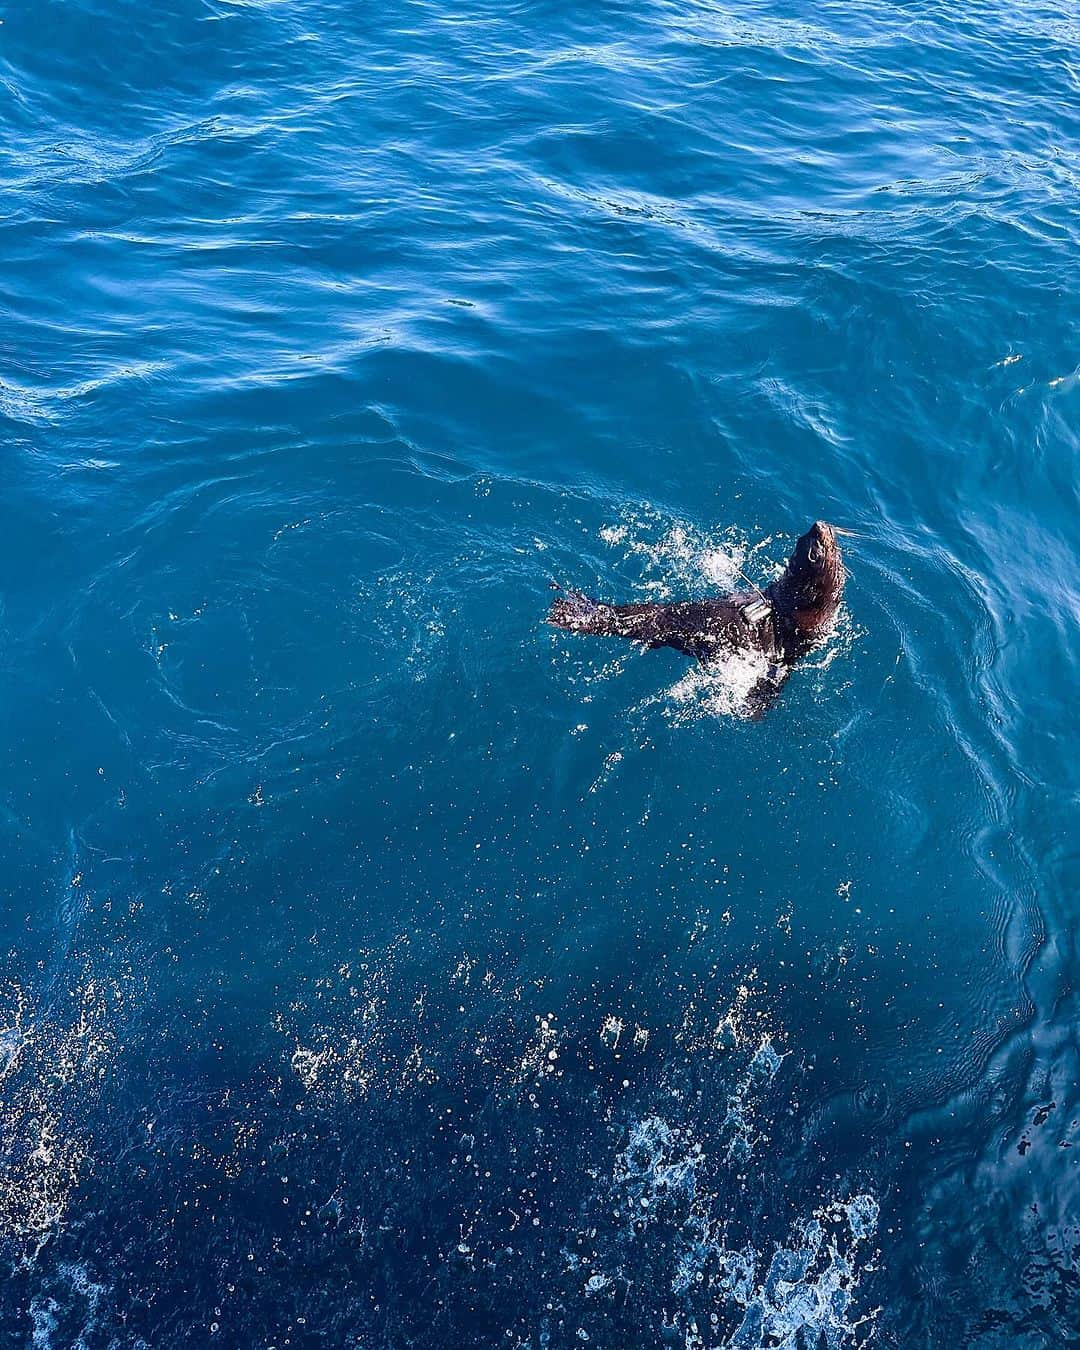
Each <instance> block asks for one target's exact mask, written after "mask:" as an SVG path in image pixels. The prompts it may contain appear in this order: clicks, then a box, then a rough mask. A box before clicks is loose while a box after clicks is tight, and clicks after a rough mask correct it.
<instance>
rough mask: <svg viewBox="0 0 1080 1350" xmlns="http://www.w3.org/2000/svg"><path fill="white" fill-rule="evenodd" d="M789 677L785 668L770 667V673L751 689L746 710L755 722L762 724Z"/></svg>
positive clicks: (747, 697)
mask: <svg viewBox="0 0 1080 1350" xmlns="http://www.w3.org/2000/svg"><path fill="white" fill-rule="evenodd" d="M787 677H788V671H787V669H786V668H785V667H784V666H770V667H769V673H768V674H767V675H763V676H762V677H761V679H760V680H758V681H757V683H756V684H755V685H754V686H753V687H752V688H751V690H750V692H749V693H748V694H747V696H746V710H747V712H748V713H749V715H750V717H751V719H752V720H753V721H755V722H760V721H761V719H762V718H763V717H764V716H765V714H766V713H767V712H768V711H769V709H770V708H771V707H772V705H773V704H774V703H775V702H776V700H777V699H778V698H779V697H780V690H781V689H783V687H784V681H785V680H786V679H787Z"/></svg>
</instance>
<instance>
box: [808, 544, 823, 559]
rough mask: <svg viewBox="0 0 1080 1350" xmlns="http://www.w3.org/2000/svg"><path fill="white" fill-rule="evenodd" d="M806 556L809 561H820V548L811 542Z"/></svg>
mask: <svg viewBox="0 0 1080 1350" xmlns="http://www.w3.org/2000/svg"><path fill="white" fill-rule="evenodd" d="M808 557H809V558H810V561H811V562H820V561H821V558H822V553H821V549H819V548H818V546H817V544H811V545H810V552H809V554H808Z"/></svg>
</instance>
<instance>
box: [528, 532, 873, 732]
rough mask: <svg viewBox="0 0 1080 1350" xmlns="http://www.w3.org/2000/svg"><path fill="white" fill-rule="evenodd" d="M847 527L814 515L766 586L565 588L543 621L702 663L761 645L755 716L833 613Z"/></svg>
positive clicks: (840, 591) (753, 701)
mask: <svg viewBox="0 0 1080 1350" xmlns="http://www.w3.org/2000/svg"><path fill="white" fill-rule="evenodd" d="M851 533H852V532H851V531H850V530H840V529H837V528H836V527H835V526H832V525H826V524H825V522H824V521H821V520H819V521H816V522H815V523H814V524H813V525H811V526H810V528H809V529H808V530H807V532H806V533H805V534H804V535H802V536H801V538H800V539H799V541H798V543H797V544H796V545H795V549H794V552H793V553H792V555H791V557H790V558H789V559H788V564H787V567H785V568H784V573H783V575H782V576H781V577H780V578H779V579H778V580H776V581H774V582H773V583H772V585H770V586H768V587H766V588H765V590H759V589H758V588H757V587H756V586H753V588H752V589H751V590H749V591H746V592H736V593H735V594H733V595H727V596H723V597H718V598H716V599H713V600H686V601H681V602H678V603H676V604H671V605H663V604H645V605H608V604H603V603H602V602H600V601H598V600H591V599H589V597H588V596H586V595H582V594H581V593H580V592H579V591H567V592H566V594H565V595H561V596H560V597H559V598H558V599H557V600H556V601H555V603H554V604H553V605H552V606H551V612H550V613H549V614H548V622H549V623H552V624H554V625H555V626H556V627H557V628H565V629H566V630H567V632H570V633H591V634H593V635H594V636H596V637H621V638H629V639H630V641H631V642H639V643H641V644H642V645H643V646H646V647H675V648H677V649H678V650H679V651H681V652H685V653H686V654H687V655H688V656H695V657H697V659H698V660H699V661H700V662H702V663H703V664H706V665H707V664H708V663H709V662H710V661H713V660H716V659H718V658H719V657H722V656H723V655H724V654H725V653H730V652H738V651H756V652H760V653H761V654H762V655H763V656H764V657H765V659H766V660H767V661H768V662H769V669H768V673H767V674H766V675H765V676H763V677H762V679H760V680H759V681H758V683H757V684H756V685H755V687H754V689H753V690H752V691H751V693H750V696H749V700H748V704H749V707H750V711H751V713H752V715H754V716H756V717H761V716H763V715H764V713H765V712H766V711H767V710H768V708H769V706H770V704H771V703H772V702H773V700H774V699H775V698H776V696H777V694H778V693H779V692H780V688H781V686H782V685H783V683H784V681H785V680H786V679H787V677H788V675H789V674H790V672H791V667H792V665H793V664H794V663H795V662H796V661H797V660H798V659H799V657H800V656H802V655H804V653H806V652H808V651H809V650H810V648H811V647H813V646H814V645H815V643H817V642H818V641H819V640H820V639H821V637H822V636H823V635H824V634H825V632H826V631H827V629H828V628H829V625H830V624H831V623H832V621H833V619H834V617H835V615H836V611H837V609H838V608H839V605H840V597H841V596H842V595H843V593H844V580H845V577H846V576H847V573H846V571H845V570H844V565H843V563H842V562H841V559H840V547H839V545H838V544H837V542H836V536H837V535H838V534H840V535H847V534H851ZM751 585H752V583H751Z"/></svg>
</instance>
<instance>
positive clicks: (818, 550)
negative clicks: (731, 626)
mask: <svg viewBox="0 0 1080 1350" xmlns="http://www.w3.org/2000/svg"><path fill="white" fill-rule="evenodd" d="M846 579H847V572H846V571H845V570H844V564H843V562H842V561H841V559H840V546H839V545H838V544H837V542H836V531H835V530H834V529H833V527H832V526H831V525H827V524H826V523H825V522H824V521H823V520H817V521H815V522H814V524H813V525H811V526H810V528H809V529H808V530H807V531H806V533H805V534H804V535H802V536H801V537H800V539H799V541H798V543H797V544H796V545H795V549H794V552H793V553H792V555H791V557H790V558H789V559H788V565H787V567H786V568H785V569H784V575H783V576H782V577H781V578H780V580H779V581H777V582H775V583H774V585H773V586H772V587H770V590H771V592H772V598H773V603H774V605H775V606H776V611H777V616H778V618H780V619H781V620H782V621H783V623H784V626H785V628H787V630H788V633H789V634H790V637H791V639H792V640H793V641H794V644H795V645H796V646H797V647H799V648H800V649H805V647H807V646H809V645H811V644H812V643H813V642H814V641H816V640H817V638H819V637H821V636H822V634H823V633H824V632H825V630H826V629H827V628H828V626H829V625H830V624H831V623H832V621H833V619H834V618H835V617H836V611H837V610H838V609H839V608H840V600H841V598H842V597H843V594H844V582H845V580H846Z"/></svg>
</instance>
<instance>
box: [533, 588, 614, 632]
mask: <svg viewBox="0 0 1080 1350" xmlns="http://www.w3.org/2000/svg"><path fill="white" fill-rule="evenodd" d="M603 608H604V606H603V605H601V604H599V603H598V602H597V601H595V600H590V599H589V597H588V596H587V595H583V594H582V593H581V591H567V592H566V593H565V594H564V595H560V596H559V598H558V600H555V601H553V602H552V605H551V609H550V611H549V612H548V617H547V621H548V623H550V624H554V626H555V627H556V628H565V629H566V631H567V632H568V633H596V634H603V633H605V632H607V629H606V628H605V627H604V626H603V621H602V617H601V614H600V611H601V610H603Z"/></svg>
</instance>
